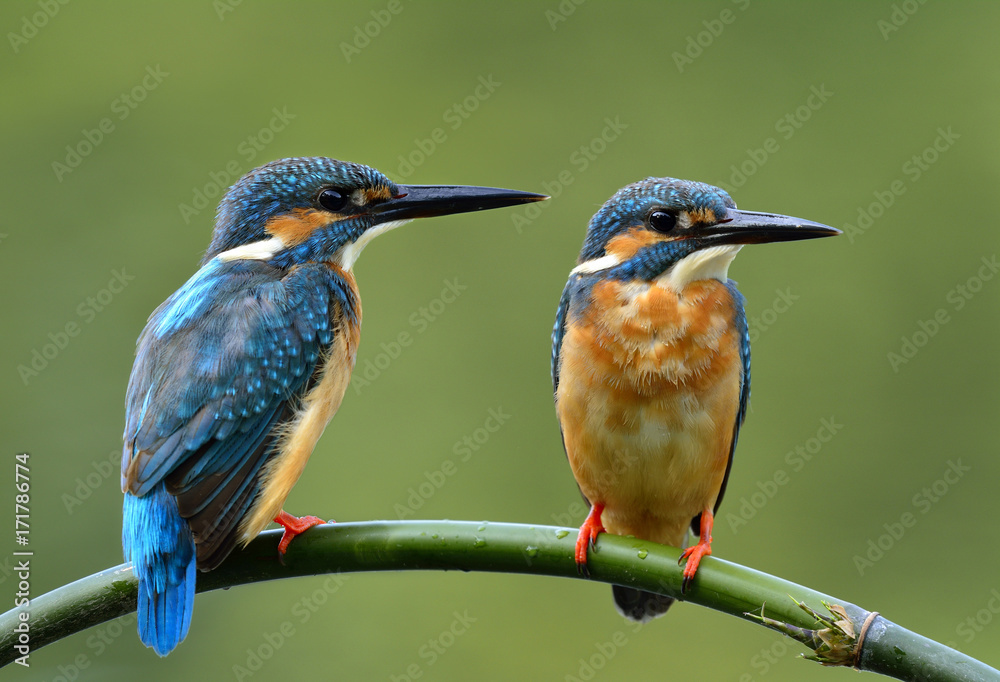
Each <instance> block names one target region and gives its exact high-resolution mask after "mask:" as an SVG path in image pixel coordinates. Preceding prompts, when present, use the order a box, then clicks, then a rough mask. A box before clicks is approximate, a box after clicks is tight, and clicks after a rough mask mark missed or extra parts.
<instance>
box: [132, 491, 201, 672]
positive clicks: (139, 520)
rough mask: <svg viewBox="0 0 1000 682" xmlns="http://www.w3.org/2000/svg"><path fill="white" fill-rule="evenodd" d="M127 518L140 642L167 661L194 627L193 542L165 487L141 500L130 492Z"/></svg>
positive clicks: (194, 572) (195, 570) (195, 569)
mask: <svg viewBox="0 0 1000 682" xmlns="http://www.w3.org/2000/svg"><path fill="white" fill-rule="evenodd" d="M122 517H123V523H122V548H123V549H124V553H125V561H130V562H132V570H133V571H134V572H135V575H136V578H138V580H139V638H140V639H141V640H142V643H143V644H145V645H146V646H148V647H151V648H152V649H153V650H154V651H155V652H156V653H158V654H159V655H160V656H166V655H167V654H169V653H170V652H171V651H173V649H174V647H176V646H177V645H178V644H179V643H180V642H181V640H183V639H184V638H185V637H186V636H187V633H188V627H189V626H190V625H191V611H192V609H193V608H194V587H195V575H196V573H197V566H196V561H195V549H194V539H193V538H192V537H191V530H190V529H189V528H188V525H187V522H186V521H185V520H184V519H183V518H181V515H180V513H179V512H178V511H177V502H176V500H174V498H173V496H172V495H170V494H169V493H168V492H167V490H166V487H165V485H164V484H163V483H160V484H159V485H157V486H156V487H155V488H153V490H151V491H150V492H149V493H148V494H146V495H144V496H142V497H136V496H134V495H132V494H131V493H128V492H126V493H125V504H124V508H123V510H122Z"/></svg>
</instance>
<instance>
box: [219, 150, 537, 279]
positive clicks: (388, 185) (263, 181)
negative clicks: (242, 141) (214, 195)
mask: <svg viewBox="0 0 1000 682" xmlns="http://www.w3.org/2000/svg"><path fill="white" fill-rule="evenodd" d="M546 198H547V197H545V196H544V195H540V194H532V193H530V192H518V191H514V190H506V189H493V188H489V187H467V186H451V185H437V186H434V185H397V184H396V183H394V182H393V181H392V180H390V179H389V178H387V177H386V176H385V175H383V174H382V173H380V172H379V171H377V170H375V169H374V168H370V167H368V166H363V165H361V164H357V163H349V162H346V161H337V160H335V159H329V158H325V157H303V158H292V159H281V160H280V161H273V162H271V163H268V164H266V165H263V166H261V167H259V168H256V169H254V170H252V171H250V172H249V173H247V174H246V175H245V176H243V177H242V178H240V179H239V180H238V181H237V182H236V184H235V185H233V186H232V187H230V188H229V191H228V192H226V195H225V197H223V199H222V203H220V204H219V211H218V215H217V217H216V223H215V231H214V233H213V235H212V243H211V244H210V245H209V247H208V251H207V252H206V254H205V258H204V262H207V261H209V260H211V259H212V258H216V257H218V258H220V259H222V260H235V259H241V258H250V259H256V260H265V261H268V262H270V263H273V264H274V265H277V266H279V267H290V266H292V265H295V264H296V263H303V262H308V261H334V262H337V263H338V264H339V265H340V266H341V267H343V268H344V269H347V270H349V269H350V268H351V267H352V266H353V265H354V261H355V260H356V259H357V257H358V255H359V254H360V253H361V250H362V249H363V248H364V247H365V245H366V244H368V242H369V241H371V240H372V238H374V237H375V236H377V235H379V234H382V233H383V232H386V231H388V230H391V229H392V228H394V227H398V226H400V225H402V224H404V223H406V222H409V221H410V220H412V219H414V218H423V217H429V216H438V215H448V214H451V213H464V212H467V211H479V210H484V209H490V208H501V207H503V206H512V205H515V204H520V203H524V202H529V201H538V200H540V199H546Z"/></svg>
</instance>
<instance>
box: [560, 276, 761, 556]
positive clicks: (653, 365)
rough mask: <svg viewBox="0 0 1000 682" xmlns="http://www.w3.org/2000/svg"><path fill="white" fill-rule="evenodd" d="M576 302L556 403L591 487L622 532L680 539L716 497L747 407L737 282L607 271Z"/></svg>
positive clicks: (580, 474) (578, 472)
mask: <svg viewBox="0 0 1000 682" xmlns="http://www.w3.org/2000/svg"><path fill="white" fill-rule="evenodd" d="M581 304H585V302H583V301H579V302H574V307H573V308H571V310H570V313H569V316H568V319H567V329H566V334H565V336H564V338H563V345H562V349H561V352H560V373H559V390H558V394H557V396H556V398H557V405H556V409H557V412H558V414H559V420H560V423H561V424H562V429H563V434H564V438H565V442H566V450H567V455H568V457H569V460H570V465H571V466H572V468H573V473H574V475H575V476H576V479H577V482H578V483H579V484H580V489H581V490H582V491H583V494H584V495H585V496H586V497H587V499H588V500H590V502H591V503H602V504H604V505H605V512H604V517H603V520H604V525H605V527H606V528H607V529H608V530H609V531H610V532H612V533H617V534H628V535H635V536H636V537H640V538H644V539H647V540H653V541H656V542H665V543H668V544H672V545H675V546H677V545H679V544H680V543H681V541H682V540H683V537H684V533H685V532H686V529H687V526H688V524H689V523H690V521H691V519H692V518H693V517H694V516H696V515H697V514H698V513H699V512H701V511H702V510H703V509H705V508H711V507H712V506H713V505H714V504H715V500H716V498H717V497H718V494H719V489H720V488H721V486H722V480H723V478H724V476H725V471H726V466H727V464H728V460H729V453H730V447H731V445H732V437H733V427H734V424H735V422H736V415H737V411H738V408H739V395H740V380H741V376H742V367H741V364H740V353H739V335H738V333H737V331H736V327H735V325H734V323H733V321H734V317H735V314H736V310H735V307H734V304H733V300H732V296H731V294H730V293H729V290H728V289H727V288H726V287H725V285H724V284H722V282H719V281H718V280H699V281H696V282H693V283H691V284H689V285H687V286H686V287H684V289H683V291H680V292H677V291H674V290H672V289H671V288H669V287H668V286H667V284H666V283H665V282H664V283H660V282H641V281H635V282H620V281H614V280H607V281H602V282H599V283H598V284H596V285H595V286H594V288H593V291H592V293H591V299H590V302H589V305H587V306H586V308H585V309H584V310H583V311H582V314H581V311H580V310H579V309H578V308H577V307H576V306H579V305H581Z"/></svg>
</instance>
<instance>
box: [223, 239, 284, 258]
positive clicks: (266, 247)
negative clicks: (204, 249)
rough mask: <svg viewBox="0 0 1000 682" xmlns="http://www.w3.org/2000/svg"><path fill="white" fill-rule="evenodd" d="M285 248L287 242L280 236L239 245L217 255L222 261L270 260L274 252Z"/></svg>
mask: <svg viewBox="0 0 1000 682" xmlns="http://www.w3.org/2000/svg"><path fill="white" fill-rule="evenodd" d="M283 248H285V243H284V242H283V241H281V239H279V238H278V237H274V238H272V239H265V240H264V241H260V242H251V243H249V244H243V245H242V246H237V247H236V248H235V249H229V250H228V251H223V252H222V253H220V254H219V255H217V256H216V258H218V259H219V260H221V261H230V260H269V259H271V258H273V257H274V254H276V253H278V252H279V251H281V250H282V249H283Z"/></svg>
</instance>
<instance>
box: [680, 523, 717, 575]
mask: <svg viewBox="0 0 1000 682" xmlns="http://www.w3.org/2000/svg"><path fill="white" fill-rule="evenodd" d="M714 521H715V518H714V517H713V516H712V510H711V509H706V510H705V511H703V512H702V513H701V532H700V533H699V536H700V537H701V539H700V540H699V541H698V544H696V545H694V546H693V547H688V548H687V549H685V550H684V553H683V554H681V558H680V559H679V560H678V561H677V563H678V564H681V563H684V561H687V564H685V565H684V581H683V582H682V583H681V593H684V592H687V590H688V588H689V587H690V586H691V582H692V581H693V580H694V574H695V573H697V572H698V564H699V563H701V559H702V557H706V556H708V555H709V554H711V553H712V524H713V523H714Z"/></svg>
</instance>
